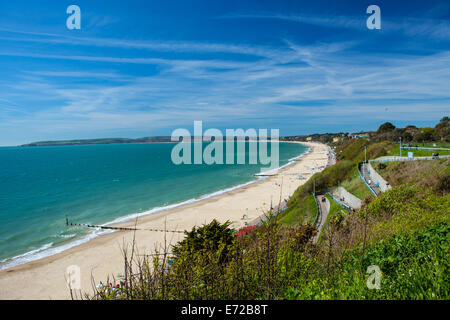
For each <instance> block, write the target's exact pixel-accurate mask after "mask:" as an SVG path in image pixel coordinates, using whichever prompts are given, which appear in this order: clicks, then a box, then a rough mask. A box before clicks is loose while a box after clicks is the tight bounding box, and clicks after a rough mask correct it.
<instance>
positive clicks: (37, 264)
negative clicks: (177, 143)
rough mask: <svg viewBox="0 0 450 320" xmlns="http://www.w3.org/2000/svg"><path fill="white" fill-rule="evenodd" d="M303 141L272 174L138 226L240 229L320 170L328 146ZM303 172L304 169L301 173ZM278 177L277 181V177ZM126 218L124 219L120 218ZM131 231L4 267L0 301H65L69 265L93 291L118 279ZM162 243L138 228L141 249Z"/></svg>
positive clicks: (130, 222) (159, 235) (131, 219)
mask: <svg viewBox="0 0 450 320" xmlns="http://www.w3.org/2000/svg"><path fill="white" fill-rule="evenodd" d="M292 143H296V142H292ZM302 144H304V145H306V146H308V147H310V149H309V150H307V151H306V152H305V153H303V154H301V155H299V156H297V157H295V158H292V159H289V162H288V163H287V164H285V165H283V166H281V167H280V168H278V169H277V171H276V173H274V174H273V175H270V176H266V177H264V178H259V179H256V180H252V181H249V182H247V183H244V184H242V185H238V186H234V187H230V188H228V189H224V190H221V191H217V192H215V193H212V194H210V195H204V196H201V197H199V198H196V199H194V200H195V201H191V202H190V203H184V202H183V203H180V204H175V205H172V207H170V208H162V209H161V210H159V211H157V212H149V213H147V214H145V215H141V216H140V217H138V219H137V227H138V228H160V229H163V228H164V225H167V229H169V230H190V229H191V228H192V227H193V226H196V225H197V226H198V225H201V224H203V223H207V222H209V221H211V220H212V219H217V220H219V221H220V222H225V221H226V220H230V221H232V226H233V227H234V228H236V229H239V228H240V227H242V226H244V222H250V221H252V220H254V219H256V218H258V217H260V216H261V215H262V214H263V212H264V211H267V210H268V209H269V208H270V205H271V204H272V203H273V202H275V203H277V202H278V199H280V200H284V199H286V198H288V197H289V196H290V195H291V194H292V193H293V192H294V191H295V190H296V189H297V187H298V186H300V185H302V184H303V183H305V182H306V181H307V179H308V178H309V176H308V177H306V178H305V179H301V180H300V179H299V178H298V177H297V175H298V174H302V176H305V175H308V174H310V175H312V174H313V173H314V172H317V171H315V170H314V169H317V170H319V171H320V169H318V168H319V167H325V166H326V164H327V162H328V147H327V146H326V145H323V144H318V143H302ZM320 156H321V158H320ZM317 158H318V159H317ZM322 169H323V168H322ZM302 170H303V172H300V171H302ZM305 171H307V172H305ZM292 176H294V178H293V177H292ZM280 178H281V181H279V180H280ZM283 179H288V180H289V182H287V181H286V180H284V182H283ZM274 182H275V183H274ZM274 185H275V187H274ZM281 185H283V188H282V189H283V190H282V191H280V190H278V189H279V188H280V186H281ZM277 192H278V194H277ZM274 197H275V199H274ZM269 198H270V199H269ZM191 200H192V199H191ZM269 203H270V205H268V204H269ZM255 205H256V206H255ZM150 211H151V210H150ZM244 214H246V215H247V216H248V219H247V220H246V221H244V220H242V216H243V215H244ZM124 218H126V217H122V218H120V219H124ZM116 220H117V219H116ZM135 223H136V220H135V215H130V216H128V218H127V221H119V222H114V221H113V222H110V223H108V224H105V225H108V226H120V227H130V226H131V227H132V226H134V225H135ZM133 234H134V232H132V231H116V232H109V233H106V234H101V235H99V236H97V237H95V238H93V239H90V240H88V241H87V242H85V243H82V244H77V245H75V246H73V247H71V248H68V249H66V250H64V251H62V252H59V253H56V254H53V255H50V256H47V257H43V258H41V259H39V260H34V261H30V262H27V263H25V264H21V265H18V266H14V267H9V268H8V269H3V270H1V271H0V286H1V287H2V290H1V292H0V299H48V298H52V299H68V298H70V294H69V290H68V289H67V287H66V283H65V278H64V276H65V271H66V268H67V267H68V266H70V265H78V266H80V269H81V287H82V291H83V292H88V293H91V292H92V287H91V281H90V280H91V278H90V276H91V275H92V276H93V277H94V278H95V281H96V282H98V281H99V280H102V281H105V279H106V277H107V276H108V275H109V276H115V277H117V276H118V275H119V274H120V272H121V269H123V267H122V266H121V265H122V254H121V251H120V248H123V247H124V246H126V244H127V243H131V241H132V237H133ZM183 237H184V235H182V234H172V235H170V234H169V236H168V238H171V239H169V240H168V241H170V242H171V243H175V242H177V241H179V240H181V239H182V238H183ZM163 241H164V233H163V232H148V231H137V232H136V242H137V246H138V249H139V252H144V251H145V252H147V253H148V251H152V250H154V249H155V246H156V245H158V244H159V245H161V243H162V242H163Z"/></svg>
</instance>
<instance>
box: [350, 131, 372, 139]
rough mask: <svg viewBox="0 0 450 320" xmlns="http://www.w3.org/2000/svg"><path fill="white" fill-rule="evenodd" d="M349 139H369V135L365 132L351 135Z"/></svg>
mask: <svg viewBox="0 0 450 320" xmlns="http://www.w3.org/2000/svg"><path fill="white" fill-rule="evenodd" d="M348 137H349V138H350V139H359V138H369V134H368V133H364V132H361V133H349V134H348Z"/></svg>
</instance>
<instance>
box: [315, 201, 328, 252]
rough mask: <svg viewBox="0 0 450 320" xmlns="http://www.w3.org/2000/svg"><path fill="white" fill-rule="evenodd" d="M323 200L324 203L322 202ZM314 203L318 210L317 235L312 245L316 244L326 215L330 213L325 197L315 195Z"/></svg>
mask: <svg viewBox="0 0 450 320" xmlns="http://www.w3.org/2000/svg"><path fill="white" fill-rule="evenodd" d="M324 199H325V201H323V200H324ZM316 203H317V209H318V219H317V223H316V228H317V234H316V235H315V236H314V238H313V243H316V242H317V241H318V240H319V236H320V233H321V232H322V228H323V226H324V224H325V222H326V221H327V218H328V213H329V212H330V202H329V201H328V199H327V198H326V197H325V195H323V194H321V195H316Z"/></svg>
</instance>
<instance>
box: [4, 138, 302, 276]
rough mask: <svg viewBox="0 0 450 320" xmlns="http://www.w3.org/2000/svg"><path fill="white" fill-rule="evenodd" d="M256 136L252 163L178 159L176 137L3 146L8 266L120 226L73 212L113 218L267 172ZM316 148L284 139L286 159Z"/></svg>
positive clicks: (282, 160)
mask: <svg viewBox="0 0 450 320" xmlns="http://www.w3.org/2000/svg"><path fill="white" fill-rule="evenodd" d="M251 143H256V142H246V143H245V144H246V148H245V156H246V158H245V159H246V161H245V164H212V165H208V164H205V163H202V164H191V165H187V164H180V165H176V164H174V163H173V162H172V160H171V153H172V149H173V147H174V146H175V144H174V143H142V144H107V145H79V146H46V147H0V270H2V269H6V268H10V267H13V266H17V265H20V264H23V263H26V262H29V261H33V260H37V259H40V258H43V257H46V256H50V255H53V254H56V253H59V252H62V251H64V250H67V249H68V248H71V247H73V246H76V245H79V244H82V243H85V242H87V241H89V240H91V239H93V238H95V237H98V236H100V235H102V234H104V233H108V232H113V231H111V230H109V231H108V230H106V231H105V230H104V229H100V228H86V227H79V226H66V215H67V216H68V217H69V219H70V221H71V222H76V223H85V224H94V225H108V224H112V223H117V222H122V221H126V220H129V219H133V218H135V217H137V216H141V215H148V214H152V213H155V212H158V211H162V210H168V209H170V208H173V207H176V206H180V205H183V204H187V203H192V202H195V201H199V200H202V199H205V198H208V197H212V196H215V195H218V194H221V193H225V192H229V191H231V190H234V189H236V188H239V187H242V186H245V185H248V184H251V183H254V182H255V181H257V180H258V179H264V177H258V176H255V174H257V173H260V171H261V168H264V167H267V165H265V164H261V163H259V162H258V164H256V165H255V164H249V163H248V162H249V161H248V157H249V153H250V149H251V148H249V144H251ZM234 149H235V151H236V152H235V153H236V155H235V156H236V159H237V157H238V156H239V154H238V148H236V147H235V148H234ZM268 149H269V150H268V151H269V154H270V152H271V150H270V144H269V148H268ZM224 150H226V148H225V143H224ZM308 151H309V147H307V146H305V145H302V144H298V143H287V142H280V143H279V166H280V167H283V166H287V165H289V164H291V163H293V159H295V158H298V157H301V156H302V155H304V154H306V153H307V152H308ZM224 162H225V159H224Z"/></svg>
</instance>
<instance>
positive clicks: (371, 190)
mask: <svg viewBox="0 0 450 320" xmlns="http://www.w3.org/2000/svg"><path fill="white" fill-rule="evenodd" d="M362 164H363V163H362V162H360V163H358V174H359V177H360V178H361V180H362V182H364V184H365V185H366V187H367V188H368V189H369V191H370V193H372V194H373V195H374V196H375V197H378V195H377V193H376V192H375V190H373V189H372V187H371V186H370V185H369V184H368V183H367V182H366V179H364V177H363V175H362V174H361V170H360V166H361V165H362Z"/></svg>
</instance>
